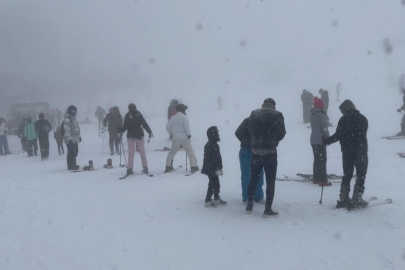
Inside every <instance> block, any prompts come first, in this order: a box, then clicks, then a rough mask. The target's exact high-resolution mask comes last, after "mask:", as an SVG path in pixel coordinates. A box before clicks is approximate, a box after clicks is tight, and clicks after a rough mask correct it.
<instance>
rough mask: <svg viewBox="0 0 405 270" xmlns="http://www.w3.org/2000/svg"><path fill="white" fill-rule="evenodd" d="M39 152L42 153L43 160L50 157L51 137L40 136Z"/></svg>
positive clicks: (46, 135)
mask: <svg viewBox="0 0 405 270" xmlns="http://www.w3.org/2000/svg"><path fill="white" fill-rule="evenodd" d="M38 140H39V150H40V151H41V158H42V159H45V158H48V157H49V135H48V134H44V135H40V136H38Z"/></svg>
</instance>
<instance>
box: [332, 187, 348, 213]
mask: <svg viewBox="0 0 405 270" xmlns="http://www.w3.org/2000/svg"><path fill="white" fill-rule="evenodd" d="M349 192H350V187H346V186H343V187H341V189H340V195H339V201H337V205H336V207H335V208H336V209H339V208H347V206H348V205H349Z"/></svg>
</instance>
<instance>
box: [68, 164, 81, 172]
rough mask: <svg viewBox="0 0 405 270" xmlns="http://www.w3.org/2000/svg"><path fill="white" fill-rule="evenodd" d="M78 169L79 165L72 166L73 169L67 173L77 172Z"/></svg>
mask: <svg viewBox="0 0 405 270" xmlns="http://www.w3.org/2000/svg"><path fill="white" fill-rule="evenodd" d="M78 169H80V166H79V165H74V166H73V167H71V168H68V170H69V171H77V170H78Z"/></svg>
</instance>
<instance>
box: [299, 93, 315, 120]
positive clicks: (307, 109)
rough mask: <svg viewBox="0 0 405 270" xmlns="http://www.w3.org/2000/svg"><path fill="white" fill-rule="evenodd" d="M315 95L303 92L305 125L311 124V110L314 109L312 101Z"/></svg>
mask: <svg viewBox="0 0 405 270" xmlns="http://www.w3.org/2000/svg"><path fill="white" fill-rule="evenodd" d="M313 98H314V95H312V94H311V93H310V92H308V91H307V90H306V89H304V90H302V95H301V100H302V109H303V112H302V114H303V119H304V124H307V123H309V119H310V117H311V108H312V100H313Z"/></svg>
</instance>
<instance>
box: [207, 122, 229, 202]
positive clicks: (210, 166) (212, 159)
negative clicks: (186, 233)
mask: <svg viewBox="0 0 405 270" xmlns="http://www.w3.org/2000/svg"><path fill="white" fill-rule="evenodd" d="M207 137H208V142H207V144H206V145H205V147H204V163H203V167H202V170H201V173H202V174H205V175H207V176H208V179H209V183H208V191H207V197H206V198H205V207H217V206H218V205H219V204H226V201H223V200H221V198H220V197H219V189H220V185H219V177H218V176H219V175H222V174H223V173H222V158H221V152H220V149H219V145H218V142H219V141H220V138H219V133H218V129H217V127H215V126H214V127H210V128H209V129H208V130H207ZM212 195H214V200H212Z"/></svg>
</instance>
